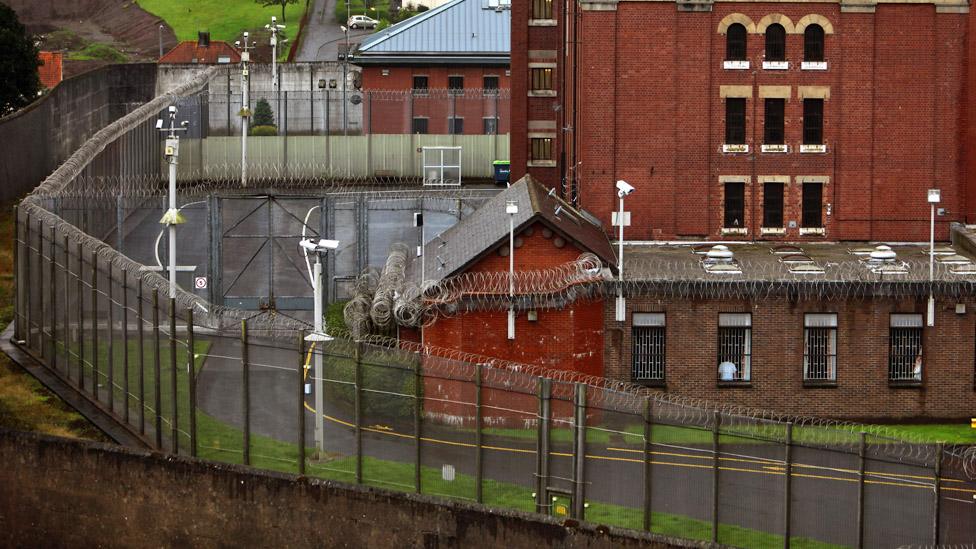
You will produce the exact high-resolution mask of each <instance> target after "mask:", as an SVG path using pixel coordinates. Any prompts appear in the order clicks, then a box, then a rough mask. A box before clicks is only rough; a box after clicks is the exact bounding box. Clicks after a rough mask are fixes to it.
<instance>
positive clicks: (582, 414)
mask: <svg viewBox="0 0 976 549" xmlns="http://www.w3.org/2000/svg"><path fill="white" fill-rule="evenodd" d="M575 393H576V394H575V395H574V396H575V397H576V399H575V400H576V406H575V416H576V417H575V418H574V419H573V426H574V427H575V431H576V432H575V433H574V435H575V436H576V440H575V446H576V447H575V449H574V450H573V461H574V464H573V465H574V466H573V469H575V471H574V472H575V474H574V475H573V492H574V494H573V507H574V509H573V515H574V516H575V517H576V518H577V519H578V520H583V519H584V518H585V516H584V515H585V513H586V505H585V501H586V385H583V384H582V383H577V384H576V391H575Z"/></svg>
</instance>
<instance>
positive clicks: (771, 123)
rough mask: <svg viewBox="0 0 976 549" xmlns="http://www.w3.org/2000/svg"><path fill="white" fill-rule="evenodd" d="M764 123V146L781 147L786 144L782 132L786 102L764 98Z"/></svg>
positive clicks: (779, 99)
mask: <svg viewBox="0 0 976 549" xmlns="http://www.w3.org/2000/svg"><path fill="white" fill-rule="evenodd" d="M765 105H766V109H765V111H766V112H765V121H764V122H763V129H764V130H765V131H764V132H763V143H765V144H766V145H782V144H784V143H786V141H785V135H784V131H783V123H784V111H785V110H786V100H785V99H781V98H768V97H767V98H766V101H765Z"/></svg>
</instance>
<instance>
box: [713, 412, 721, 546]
mask: <svg viewBox="0 0 976 549" xmlns="http://www.w3.org/2000/svg"><path fill="white" fill-rule="evenodd" d="M721 417H722V416H721V414H720V413H719V411H718V410H714V411H712V543H718V434H719V422H720V421H721Z"/></svg>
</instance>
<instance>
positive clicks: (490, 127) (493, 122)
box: [481, 117, 498, 135]
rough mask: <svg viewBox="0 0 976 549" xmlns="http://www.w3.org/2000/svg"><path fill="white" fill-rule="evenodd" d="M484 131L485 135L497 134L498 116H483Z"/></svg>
mask: <svg viewBox="0 0 976 549" xmlns="http://www.w3.org/2000/svg"><path fill="white" fill-rule="evenodd" d="M481 124H482V131H483V133H484V134H485V135H495V134H497V133H498V119H497V118H494V117H492V118H482V119H481Z"/></svg>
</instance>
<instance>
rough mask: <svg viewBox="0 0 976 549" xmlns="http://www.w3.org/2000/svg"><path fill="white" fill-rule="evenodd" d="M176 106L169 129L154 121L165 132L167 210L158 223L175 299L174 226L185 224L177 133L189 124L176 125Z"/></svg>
mask: <svg viewBox="0 0 976 549" xmlns="http://www.w3.org/2000/svg"><path fill="white" fill-rule="evenodd" d="M176 113H177V109H176V105H170V107H169V127H168V128H164V127H163V120H162V119H159V120H157V121H156V129H157V130H159V131H162V132H165V133H166V134H167V135H166V146H165V148H164V149H163V154H164V155H165V156H166V161H167V162H168V163H169V209H168V210H166V213H164V214H163V218H162V219H160V220H159V223H160V224H162V225H166V226H167V227H168V228H169V297H170V299H173V298H175V297H176V226H177V225H181V224H183V223H185V222H186V219H185V218H184V217H183V214H182V213H180V210H179V209H178V208H177V207H176V165H177V164H178V161H177V160H178V159H179V156H180V137H179V135H177V132H183V131H186V127H187V126H188V125H189V122H186V121H183V122H181V123H180V125H179V127H177V125H176Z"/></svg>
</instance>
